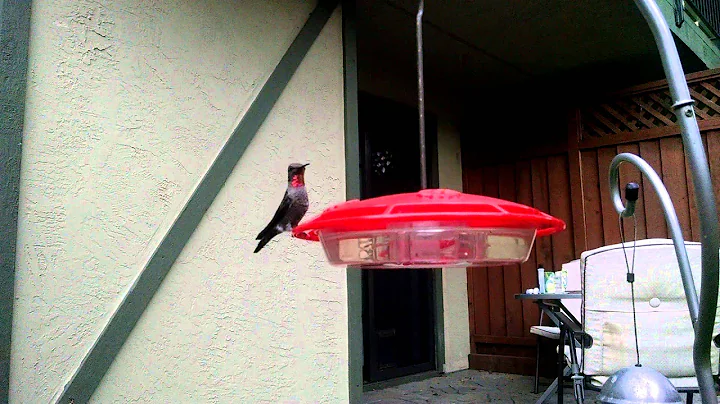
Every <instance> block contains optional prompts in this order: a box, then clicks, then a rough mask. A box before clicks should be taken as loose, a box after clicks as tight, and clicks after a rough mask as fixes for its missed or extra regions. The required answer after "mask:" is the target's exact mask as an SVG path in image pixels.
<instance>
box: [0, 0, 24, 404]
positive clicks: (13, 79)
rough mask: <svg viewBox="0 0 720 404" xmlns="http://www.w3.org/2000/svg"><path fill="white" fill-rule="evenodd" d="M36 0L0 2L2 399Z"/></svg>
mask: <svg viewBox="0 0 720 404" xmlns="http://www.w3.org/2000/svg"><path fill="white" fill-rule="evenodd" d="M31 3H32V1H7V0H5V1H0V71H1V72H2V80H0V132H1V133H0V181H1V182H0V229H2V232H3V235H2V237H0V403H7V402H8V401H9V400H10V348H11V337H12V321H13V303H14V300H15V253H16V251H15V250H16V244H17V225H18V223H17V221H18V205H19V194H20V160H21V157H22V134H23V126H24V117H25V88H26V86H27V69H28V46H29V43H30V13H31V7H30V6H31Z"/></svg>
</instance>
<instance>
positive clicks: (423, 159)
mask: <svg viewBox="0 0 720 404" xmlns="http://www.w3.org/2000/svg"><path fill="white" fill-rule="evenodd" d="M424 12H425V1H424V0H420V6H419V7H418V12H417V17H416V18H415V29H416V34H417V73H418V110H419V115H420V116H419V118H420V188H421V189H426V188H427V156H426V153H425V82H424V78H423V74H424V72H423V38H422V18H423V13H424Z"/></svg>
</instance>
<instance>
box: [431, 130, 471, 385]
mask: <svg viewBox="0 0 720 404" xmlns="http://www.w3.org/2000/svg"><path fill="white" fill-rule="evenodd" d="M460 150H461V148H460V131H459V130H458V128H457V127H456V126H455V125H453V124H451V123H450V122H448V121H447V120H440V121H439V122H438V177H439V180H440V187H441V188H447V189H454V190H456V191H460V192H462V190H463V182H462V160H461V153H460ZM442 290H443V321H444V323H445V334H444V338H445V364H444V366H443V369H442V370H443V371H444V372H455V371H458V370H463V369H467V368H469V367H470V363H469V355H470V313H469V311H468V289H467V270H466V269H463V268H443V270H442Z"/></svg>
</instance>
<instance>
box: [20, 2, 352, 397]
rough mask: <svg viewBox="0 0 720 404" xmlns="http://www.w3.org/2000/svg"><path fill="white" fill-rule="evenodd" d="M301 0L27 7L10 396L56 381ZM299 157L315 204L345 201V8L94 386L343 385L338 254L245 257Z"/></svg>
mask: <svg viewBox="0 0 720 404" xmlns="http://www.w3.org/2000/svg"><path fill="white" fill-rule="evenodd" d="M314 5H315V4H314V1H312V0H308V1H300V0H298V1H281V0H274V1H268V0H247V1H240V2H234V1H230V0H226V1H223V0H208V1H203V2H196V1H190V0H184V1H179V2H169V1H158V2H142V1H137V0H120V1H108V0H101V1H87V0H81V1H77V0H72V1H71V0H61V1H48V0H36V1H34V2H33V14H32V37H31V47H30V71H29V85H28V94H27V112H26V128H25V138H24V142H23V163H22V177H21V196H20V205H21V206H20V221H19V229H18V232H19V240H18V251H19V257H18V272H17V285H16V297H17V299H16V304H15V319H14V324H13V340H12V341H13V347H12V348H13V351H12V369H11V402H13V403H31V402H48V401H49V400H51V399H52V397H54V396H55V395H57V394H58V392H59V391H60V390H61V389H62V386H63V384H64V383H66V382H67V381H68V380H69V378H70V376H71V374H72V372H73V371H74V370H75V369H76V368H77V367H78V365H79V364H80V361H81V360H82V358H83V356H84V355H85V354H86V352H87V351H88V349H89V348H90V346H91V345H92V343H93V341H94V340H95V338H96V337H97V335H98V334H99V332H100V330H101V329H102V327H103V326H104V324H105V323H106V322H107V321H108V319H109V316H110V314H111V313H112V311H113V310H114V309H115V307H117V305H118V303H119V302H120V300H121V298H122V296H123V294H124V293H125V292H126V291H127V289H128V287H129V285H130V283H131V282H132V280H133V279H134V278H135V277H136V276H137V274H138V273H139V271H140V269H141V268H142V267H143V265H144V264H145V262H146V261H147V260H148V258H149V257H150V255H151V254H152V252H153V250H154V249H155V247H156V246H157V245H158V243H159V242H160V240H161V238H162V236H163V234H164V233H165V232H166V231H167V229H168V228H169V226H170V225H171V223H172V221H173V219H174V218H175V216H176V215H177V213H178V212H179V209H181V208H182V206H183V204H184V202H185V200H186V199H187V198H188V196H189V195H190V192H191V191H192V189H193V187H194V186H195V184H197V182H198V181H199V179H200V178H201V176H202V175H203V174H204V172H205V171H206V170H207V168H208V167H209V165H210V163H211V161H212V159H213V158H214V156H215V155H216V153H217V152H218V151H219V149H220V147H221V146H222V145H223V143H224V141H225V140H226V139H227V137H228V136H229V135H230V133H231V132H232V130H233V128H234V127H235V125H236V124H237V122H238V121H239V119H240V117H241V116H242V114H243V113H244V111H245V110H246V109H247V108H248V106H249V105H250V103H251V102H252V99H253V98H254V96H255V95H256V94H257V92H258V91H259V88H260V87H261V86H262V84H263V83H264V81H265V80H266V79H267V77H268V75H269V74H270V72H271V71H272V69H273V68H274V66H275V64H276V63H277V62H278V61H279V60H280V57H281V56H282V54H283V53H284V52H285V50H286V49H287V47H288V46H289V45H290V43H291V41H292V40H293V38H294V37H295V35H296V34H297V32H298V31H299V29H300V27H301V26H302V25H303V24H304V22H305V20H306V19H307V16H308V15H309V13H310V12H311V11H312V9H313V7H314ZM295 161H297V162H310V163H311V165H310V166H309V167H308V170H307V173H306V181H307V182H308V186H309V189H308V192H309V194H310V200H311V207H310V211H309V212H308V215H312V214H315V213H318V212H319V211H320V210H321V209H322V208H323V207H325V206H327V204H329V203H334V202H338V201H342V200H344V195H345V188H344V186H345V184H344V179H345V173H344V150H343V94H342V40H341V19H340V11H339V10H336V12H335V14H334V15H333V17H332V18H331V20H330V21H329V22H328V24H327V25H326V26H325V28H324V30H323V32H322V33H321V35H320V37H319V39H318V41H317V42H316V43H315V44H314V45H313V47H312V49H311V50H310V52H309V54H308V56H307V57H306V59H305V60H304V61H303V63H302V65H301V66H300V68H299V70H298V72H297V73H296V74H295V76H294V77H293V79H292V80H291V82H290V83H289V85H288V88H287V89H286V90H285V92H284V94H283V95H282V97H281V98H280V100H279V101H278V103H277V104H276V106H275V108H274V110H273V112H272V113H271V114H270V116H269V117H268V120H267V121H266V122H265V124H264V125H263V127H262V128H261V130H260V132H259V133H258V135H257V136H256V137H255V139H254V141H253V143H252V144H251V145H250V147H249V148H248V149H247V151H246V152H245V155H244V156H243V158H242V160H241V161H240V163H239V164H238V166H237V167H236V169H235V171H234V172H233V175H232V176H231V178H230V179H229V181H228V183H227V184H226V186H225V188H224V189H223V191H222V192H221V193H220V195H219V196H218V198H217V199H216V201H215V202H214V204H213V206H212V207H211V208H210V210H209V211H208V212H207V214H206V215H205V218H204V220H203V222H202V223H201V224H200V226H199V228H198V229H197V231H196V232H195V233H194V235H193V237H192V238H191V240H190V242H189V243H188V246H187V247H186V248H185V250H184V251H183V253H182V255H181V257H180V258H179V260H178V262H176V264H175V266H174V268H173V269H172V270H171V272H170V274H169V275H168V277H167V278H166V279H165V282H164V283H163V285H162V287H161V288H160V290H159V291H158V293H157V295H156V296H155V298H154V299H153V301H152V302H151V304H150V306H149V307H148V309H147V311H146V312H145V314H144V316H143V318H142V319H141V320H140V322H139V323H138V325H137V327H136V328H135V330H134V331H133V333H132V335H131V336H130V339H129V340H128V341H127V343H126V344H125V346H124V347H123V349H122V350H121V352H120V354H119V355H118V357H117V359H116V361H115V362H114V364H113V365H112V367H111V368H110V370H109V372H108V374H107V375H106V377H105V379H104V380H103V382H102V384H101V385H100V387H99V388H98V390H97V392H96V394H95V396H94V400H93V401H95V402H103V403H105V402H135V401H137V402H191V401H196V402H264V401H267V402H277V401H283V402H287V401H297V402H338V401H340V402H342V401H346V400H347V394H348V393H347V388H348V381H347V380H348V375H347V308H346V284H345V273H344V269H343V268H333V267H329V266H328V265H327V264H326V263H325V259H324V256H323V253H322V249H321V247H320V245H319V244H315V243H310V242H305V241H300V240H293V239H291V238H290V237H289V236H288V235H287V234H285V235H281V236H279V237H277V239H276V240H274V241H272V242H271V243H270V244H269V245H268V246H267V247H265V249H264V250H262V251H261V252H260V253H258V254H252V250H253V249H254V247H255V240H254V239H255V235H256V234H257V233H258V232H259V231H260V230H261V229H262V227H263V226H264V225H265V224H266V222H267V221H268V220H269V219H270V218H271V217H272V215H273V213H274V211H275V209H276V207H277V205H278V203H279V202H280V199H281V198H282V195H283V192H284V188H285V185H286V183H285V181H286V176H287V164H288V163H290V162H295Z"/></svg>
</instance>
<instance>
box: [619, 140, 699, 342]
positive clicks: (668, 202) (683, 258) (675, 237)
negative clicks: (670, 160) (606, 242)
mask: <svg viewBox="0 0 720 404" xmlns="http://www.w3.org/2000/svg"><path fill="white" fill-rule="evenodd" d="M624 162H628V163H631V164H632V165H634V166H635V167H637V168H638V169H639V170H640V172H641V173H643V174H645V177H646V178H647V179H648V180H650V184H652V186H653V188H654V189H655V192H656V193H657V194H658V197H659V198H660V206H662V209H663V213H664V214H665V221H666V222H667V226H668V229H669V230H670V237H671V238H672V241H673V244H675V254H676V255H677V259H678V265H679V266H680V276H681V278H682V282H683V287H684V288H685V299H686V300H687V304H688V309H689V311H690V320H691V321H692V325H693V328H696V323H697V319H698V296H697V291H696V290H695V282H694V279H693V275H692V271H691V270H690V260H689V259H688V256H687V249H685V239H684V238H683V234H682V229H681V228H680V221H679V220H678V217H677V214H676V213H675V207H674V206H673V203H672V199H670V194H668V191H667V188H665V185H664V184H663V182H662V180H661V179H660V177H659V176H658V175H657V173H656V172H655V170H653V168H652V167H651V166H650V164H648V163H647V162H646V161H645V160H643V159H642V158H640V157H638V156H636V155H634V154H632V153H621V154H618V155H617V156H615V158H614V159H613V160H612V162H611V163H610V194H611V198H612V200H613V204H614V205H615V210H616V211H617V212H618V213H619V214H621V215H622V216H623V217H630V216H632V215H633V213H634V212H635V202H634V201H633V202H628V204H627V206H625V207H623V201H622V198H621V197H620V187H619V184H618V176H619V175H620V165H622V163H624Z"/></svg>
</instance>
